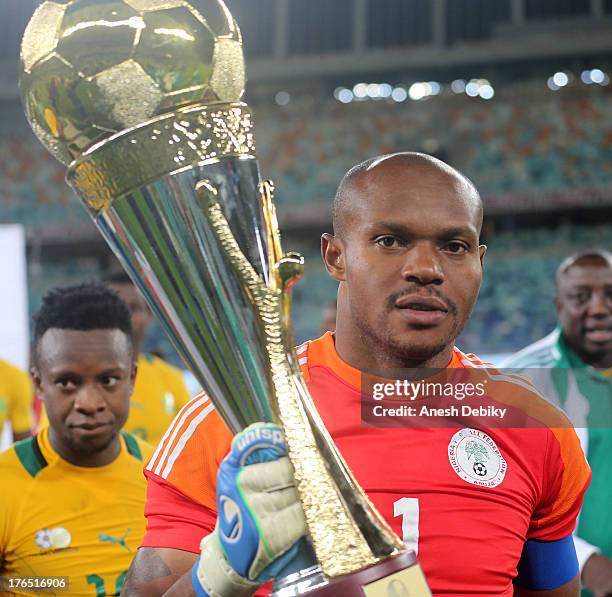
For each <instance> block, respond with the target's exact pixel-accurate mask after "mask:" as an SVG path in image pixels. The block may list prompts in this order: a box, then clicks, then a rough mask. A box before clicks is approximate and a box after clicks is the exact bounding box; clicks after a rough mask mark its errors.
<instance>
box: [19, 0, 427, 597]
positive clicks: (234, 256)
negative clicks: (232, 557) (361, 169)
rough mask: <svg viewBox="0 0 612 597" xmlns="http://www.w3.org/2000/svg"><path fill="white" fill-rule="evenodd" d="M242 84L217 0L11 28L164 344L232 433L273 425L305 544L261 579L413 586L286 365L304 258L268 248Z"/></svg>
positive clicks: (386, 588) (417, 576) (53, 128)
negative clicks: (285, 569) (293, 292)
mask: <svg viewBox="0 0 612 597" xmlns="http://www.w3.org/2000/svg"><path fill="white" fill-rule="evenodd" d="M244 87H245V74H244V58H243V52H242V38H241V34H240V30H239V28H238V26H237V24H236V22H235V20H234V19H233V17H232V15H231V14H230V13H229V11H228V10H227V8H226V6H225V5H224V4H223V2H222V1H221V0H189V1H188V0H56V1H46V2H44V3H43V4H41V5H40V6H39V8H38V9H37V10H36V12H35V13H34V15H33V16H32V19H31V20H30V22H29V24H28V26H27V28H26V31H25V33H24V37H23V41H22V47H21V77H20V89H21V94H22V99H23V103H24V106H25V111H26V115H27V117H28V120H29V122H30V124H31V126H32V128H33V130H34V132H35V134H36V135H37V136H38V138H39V139H40V140H41V142H42V143H43V144H44V145H45V146H46V147H47V149H48V150H49V151H50V152H51V153H52V154H53V155H54V156H55V157H56V158H58V159H59V160H60V161H61V162H63V163H64V164H65V165H66V166H67V167H68V173H67V180H68V182H69V184H70V185H71V186H72V187H73V188H74V190H75V191H76V192H77V194H78V195H79V197H80V198H81V200H82V202H83V204H84V205H85V207H86V209H87V210H88V212H89V214H90V215H91V217H92V219H93V220H94V222H95V224H96V225H97V227H98V228H99V230H100V231H101V233H102V235H103V236H104V238H105V239H106V241H107V242H108V244H109V245H110V247H111V248H112V250H113V251H114V253H115V254H116V256H117V257H118V259H119V260H120V262H121V263H122V265H123V267H124V268H125V269H126V270H127V272H128V273H129V275H130V276H131V277H132V279H133V280H134V282H135V284H136V285H137V286H138V287H139V289H140V290H141V292H142V293H143V294H144V296H145V297H146V299H147V301H148V303H149V305H150V306H151V308H152V310H153V311H154V313H155V314H156V315H157V317H158V319H159V320H160V321H161V323H162V325H163V327H164V329H165V331H166V333H167V334H168V335H169V337H170V338H171V340H172V342H173V344H174V346H175V347H176V350H177V351H178V352H179V354H180V355H181V356H182V358H183V359H184V361H185V363H186V364H187V365H188V367H189V368H190V369H191V371H192V372H193V373H194V375H195V376H196V378H197V379H198V381H199V382H200V383H201V385H202V387H203V388H204V389H205V390H206V392H207V393H208V395H209V396H210V398H211V400H212V402H213V403H214V405H215V407H216V408H217V410H218V411H219V413H220V414H221V415H222V416H223V418H224V420H225V422H226V423H227V425H228V426H229V427H230V429H232V430H233V431H234V432H235V433H236V432H238V431H240V430H241V429H243V428H244V427H246V426H247V425H249V424H251V423H254V422H257V421H275V422H277V423H279V424H280V425H281V426H282V428H283V430H284V433H285V436H286V441H287V447H288V452H289V458H290V460H291V463H292V465H293V468H294V473H295V482H296V486H297V490H298V493H299V496H300V501H301V503H302V506H303V509H304V515H305V518H306V522H307V527H308V530H309V542H310V545H311V546H312V547H311V548H309V549H305V551H304V553H303V554H302V559H301V560H300V561H302V562H305V564H304V566H303V569H302V570H300V571H299V572H295V573H292V574H290V575H289V576H286V577H285V578H279V579H277V580H276V582H275V587H274V594H275V595H279V596H280V595H283V596H289V595H300V594H303V593H309V594H310V593H312V594H313V595H315V594H316V595H325V596H327V595H342V596H353V595H354V596H357V595H359V596H361V595H366V596H372V597H375V596H376V595H391V594H394V593H393V591H396V590H398V589H397V587H400V588H401V587H404V588H405V589H406V590H407V591H409V594H410V595H411V596H413V597H414V596H420V595H430V592H429V589H428V588H427V584H426V582H425V579H424V577H423V574H422V572H421V570H420V568H419V566H418V564H417V562H416V558H415V556H414V554H413V552H409V551H407V550H406V548H405V546H404V544H403V543H402V542H401V540H400V539H399V538H398V537H397V536H396V535H395V534H394V532H393V531H392V530H391V528H390V527H389V525H388V524H387V523H386V522H385V521H384V520H383V519H382V517H381V516H380V515H379V513H378V512H377V511H376V510H375V508H374V507H373V505H372V504H371V502H370V500H369V499H368V497H367V496H366V494H365V493H364V491H363V490H362V489H361V488H360V487H359V485H358V484H357V482H356V481H355V479H354V477H353V475H352V474H351V471H350V470H349V468H348V467H347V465H346V463H345V462H344V460H343V458H342V456H341V455H340V453H339V451H338V449H337V448H336V446H335V445H334V443H333V441H332V439H331V437H330V436H329V434H328V432H327V430H326V429H325V426H324V425H323V423H322V421H321V419H320V417H319V414H318V413H317V410H316V408H315V407H314V404H313V401H312V399H311V397H310V395H309V393H308V389H307V387H306V385H305V382H304V380H303V378H302V376H301V372H300V367H299V364H298V359H297V356H296V354H295V352H294V351H293V349H292V339H291V333H290V320H289V294H288V292H287V291H288V289H289V287H290V286H291V285H292V284H293V283H294V282H295V281H296V280H297V279H298V278H299V277H300V275H301V273H302V270H303V260H302V258H301V257H300V256H299V255H297V254H292V253H287V254H285V253H283V250H282V248H281V243H280V236H279V232H278V226H277V221H276V215H275V211H274V204H273V196H272V195H273V187H272V184H271V183H269V182H261V180H260V175H259V168H258V164H257V160H256V158H255V138H254V134H253V123H252V118H251V112H250V110H249V108H248V106H247V105H246V104H244V103H241V102H240V99H241V97H242V94H243V92H244ZM312 548H314V554H315V555H316V559H314V558H313V559H312V560H311V561H309V560H308V554H309V553H312ZM402 590H403V589H402Z"/></svg>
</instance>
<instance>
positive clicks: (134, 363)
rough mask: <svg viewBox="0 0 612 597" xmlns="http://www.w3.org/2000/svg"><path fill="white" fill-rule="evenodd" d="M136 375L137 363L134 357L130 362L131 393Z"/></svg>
mask: <svg viewBox="0 0 612 597" xmlns="http://www.w3.org/2000/svg"><path fill="white" fill-rule="evenodd" d="M137 373H138V361H137V360H136V357H134V361H133V362H132V372H131V373H130V385H131V386H132V392H133V391H134V384H135V383H136V374H137Z"/></svg>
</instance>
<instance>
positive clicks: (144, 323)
mask: <svg viewBox="0 0 612 597" xmlns="http://www.w3.org/2000/svg"><path fill="white" fill-rule="evenodd" d="M110 286H111V288H112V289H113V290H114V291H115V292H116V293H117V294H118V295H119V296H120V297H121V298H122V299H123V300H124V301H125V302H126V303H127V305H128V306H129V308H130V309H131V311H132V334H133V336H134V344H135V346H136V349H137V350H142V345H143V342H144V338H145V334H146V333H147V329H148V327H149V324H150V323H151V311H150V310H149V307H148V305H147V302H146V301H145V300H144V297H143V296H142V294H140V292H139V291H138V289H137V288H136V287H135V286H134V285H133V284H129V283H126V284H117V283H114V284H111V285H110Z"/></svg>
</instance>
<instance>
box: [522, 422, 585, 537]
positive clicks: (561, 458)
mask: <svg viewBox="0 0 612 597" xmlns="http://www.w3.org/2000/svg"><path fill="white" fill-rule="evenodd" d="M590 481H591V469H590V468H589V465H588V464H587V462H586V459H585V457H584V453H583V451H582V448H581V447H580V441H579V440H578V436H577V435H576V432H575V431H574V428H573V427H564V428H554V429H550V430H549V436H548V444H547V447H546V459H545V463H544V478H543V485H542V488H543V490H542V496H541V499H540V503H539V504H538V506H537V508H536V510H535V512H534V515H533V517H532V520H531V524H530V527H529V531H528V539H539V540H541V541H556V540H557V539H563V538H564V537H567V536H568V535H570V534H571V533H572V532H573V531H574V529H575V527H576V519H577V517H578V513H579V512H580V507H581V506H582V500H583V497H584V492H585V491H586V489H587V487H588V486H589V483H590Z"/></svg>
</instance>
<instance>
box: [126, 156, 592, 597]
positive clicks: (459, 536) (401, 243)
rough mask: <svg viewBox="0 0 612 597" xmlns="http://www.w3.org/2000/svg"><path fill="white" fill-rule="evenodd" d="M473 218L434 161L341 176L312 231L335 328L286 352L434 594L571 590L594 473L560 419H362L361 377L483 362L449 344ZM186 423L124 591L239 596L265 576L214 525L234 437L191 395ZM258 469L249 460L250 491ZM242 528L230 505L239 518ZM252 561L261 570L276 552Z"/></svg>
mask: <svg viewBox="0 0 612 597" xmlns="http://www.w3.org/2000/svg"><path fill="white" fill-rule="evenodd" d="M481 224H482V202H481V200H480V196H479V194H478V192H477V190H476V188H475V187H474V185H473V184H472V183H471V182H470V181H469V180H468V179H467V178H466V177H465V176H463V175H462V174H461V173H459V172H457V171H456V170H454V169H453V168H451V167H450V166H448V165H447V164H445V163H443V162H441V161H439V160H437V159H435V158H432V157H430V156H427V155H423V154H419V153H401V154H394V155H387V156H380V157H377V158H374V159H371V160H368V161H366V162H364V163H362V164H359V165H358V166H356V167H355V168H353V169H352V170H350V171H349V172H348V173H347V175H346V176H345V177H344V179H343V180H342V182H341V184H340V186H339V189H338V192H337V195H336V198H335V202H334V234H333V235H332V234H324V235H323V237H322V255H323V260H324V262H325V266H326V268H327V270H328V272H329V274H330V275H331V276H332V277H333V278H334V279H335V280H337V281H338V282H339V283H340V289H339V294H338V312H337V327H336V332H335V334H331V333H329V332H328V333H326V334H325V335H323V336H322V337H321V338H319V339H318V340H314V341H312V342H307V343H305V344H303V345H302V346H300V347H298V349H297V353H298V355H299V357H300V364H301V366H302V372H303V374H304V377H305V379H306V381H307V383H308V386H309V390H310V393H311V395H312V397H313V400H314V403H315V405H316V407H317V409H318V411H319V413H320V415H321V417H322V419H323V421H324V422H325V425H326V427H327V429H328V431H329V432H330V434H331V436H332V437H333V438H334V440H335V442H336V444H337V446H338V448H339V450H340V452H341V453H342V455H343V456H344V458H345V459H346V461H347V463H348V465H349V466H350V468H351V469H352V471H353V472H354V474H355V476H356V478H357V480H358V481H359V483H360V484H361V486H362V487H363V488H364V489H365V491H366V492H367V493H368V496H369V497H370V499H371V500H372V501H373V503H374V504H375V506H376V507H377V509H378V510H379V512H380V513H381V515H382V516H383V517H384V518H385V519H386V520H387V522H388V523H389V524H390V525H391V526H392V527H393V529H394V530H395V532H396V533H397V534H398V535H399V536H402V537H403V539H404V542H405V543H406V545H407V546H408V547H409V548H410V549H413V550H415V551H418V555H419V560H420V562H421V565H422V568H423V570H424V572H425V575H426V577H427V581H428V583H429V584H430V586H431V589H432V592H433V593H434V594H437V595H463V596H466V595H472V596H476V595H484V594H490V595H498V596H510V595H531V594H532V593H531V591H534V590H537V591H538V595H543V596H547V597H548V596H553V595H554V596H556V597H569V596H570V595H572V596H575V595H577V594H578V580H577V577H576V575H577V571H578V569H577V562H576V555H575V551H574V545H573V541H572V538H571V533H572V530H573V528H574V525H575V518H576V515H577V512H578V510H579V508H580V503H581V500H582V494H583V492H584V490H585V487H586V486H587V484H588V480H589V476H590V471H589V469H588V466H587V465H586V463H585V460H584V456H583V454H582V451H581V449H580V445H579V442H578V439H577V437H576V434H575V432H574V431H573V429H570V428H568V427H567V424H566V419H564V418H563V417H562V415H561V414H560V413H559V412H557V411H556V410H555V411H554V414H553V423H554V425H553V427H565V429H551V428H550V426H547V425H546V424H545V423H542V424H539V425H537V426H536V427H535V428H531V429H508V428H505V429H504V428H485V426H482V428H479V429H475V428H468V427H466V426H459V427H453V426H448V425H447V426H440V427H435V426H434V425H426V426H423V425H421V426H420V427H418V426H417V427H415V428H411V427H410V425H409V424H406V426H405V427H397V426H396V427H393V428H389V427H384V426H382V427H381V426H365V425H363V423H362V418H361V417H362V411H361V374H362V371H363V370H372V369H375V370H376V369H377V370H383V373H384V371H386V370H388V369H396V368H412V367H437V368H441V369H443V370H444V369H446V368H453V369H465V370H468V369H471V370H472V371H475V369H474V368H476V367H480V366H482V363H481V362H480V361H479V360H478V359H477V358H476V357H474V356H473V355H467V354H465V353H463V352H461V351H460V350H458V349H457V348H456V347H455V345H454V342H455V338H456V337H457V336H458V334H459V333H460V332H461V330H462V328H463V326H464V325H465V323H466V321H467V320H468V318H469V316H470V313H471V311H472V308H473V306H474V302H475V301H476V297H477V295H478V291H479V288H480V284H481V279H482V268H483V259H484V255H485V251H486V247H485V246H484V245H482V244H480V242H479V234H480V228H481ZM466 374H467V375H469V374H470V372H469V371H466ZM503 384H505V385H506V386H508V385H509V384H510V390H511V391H510V392H509V394H510V395H512V396H513V399H516V400H517V403H519V402H521V401H522V402H523V403H533V402H534V401H535V402H537V401H540V402H542V403H543V402H544V401H543V400H542V399H541V398H540V397H539V396H537V395H535V394H534V393H533V392H532V391H531V390H529V388H528V387H527V386H525V384H517V383H515V382H514V381H513V380H510V381H506V380H502V381H500V380H494V379H493V377H491V388H493V389H492V391H495V390H494V388H498V387H500V386H501V385H503ZM548 408H549V409H550V407H548ZM190 412H191V414H190V415H189V417H187V416H185V417H182V418H179V419H178V420H177V421H176V423H175V424H174V425H173V431H172V433H171V434H167V436H166V437H165V438H164V439H163V440H162V442H161V443H160V446H159V448H158V451H157V453H156V455H155V456H154V457H153V459H152V460H151V461H150V463H149V464H148V466H147V467H146V471H145V474H146V476H147V479H148V484H149V490H148V503H147V509H146V515H147V516H148V531H147V536H146V538H145V540H144V542H143V544H142V546H141V548H140V549H139V551H138V553H137V555H136V557H135V560H134V562H133V564H132V567H131V570H130V573H129V577H128V580H127V583H126V587H125V589H124V594H125V595H127V596H131V595H148V596H150V595H161V594H165V595H167V596H170V595H198V596H200V595H204V596H206V595H215V596H220V597H237V596H239V595H240V596H242V595H250V594H251V593H252V592H253V591H254V590H255V589H256V588H257V586H258V584H259V583H261V582H262V581H263V580H265V578H267V577H266V575H265V574H260V571H261V568H257V567H256V566H255V564H256V561H255V560H254V561H253V562H251V560H250V556H249V555H248V554H250V553H251V552H253V553H257V554H260V553H261V550H257V549H255V550H253V549H252V547H253V546H252V545H251V543H249V541H250V540H251V539H252V533H250V534H249V537H250V538H247V537H246V535H247V533H246V532H245V533H239V534H240V536H241V540H240V541H239V542H238V547H239V548H240V550H239V554H238V555H239V556H240V557H238V558H237V560H236V558H235V556H236V552H235V547H234V545H233V544H230V543H228V541H229V539H228V538H227V537H226V536H225V535H224V531H223V529H227V528H234V527H235V526H236V525H235V522H236V521H235V519H232V520H233V523H232V520H229V519H227V518H226V517H227V516H228V515H229V514H228V509H227V508H221V509H220V512H219V517H217V510H218V508H217V502H218V501H219V503H224V504H226V503H228V502H227V495H226V494H224V493H223V492H224V491H230V493H231V487H230V488H229V490H228V478H229V472H231V462H235V458H234V460H233V461H232V460H231V459H228V458H225V456H226V454H227V453H228V450H229V449H230V442H231V439H232V438H231V434H230V432H229V430H228V429H227V428H226V427H225V425H224V423H223V421H222V420H221V418H220V417H219V415H218V413H217V412H216V411H215V410H214V409H212V408H211V406H210V402H209V401H208V400H207V399H206V397H205V396H200V397H199V398H197V399H195V400H194V402H193V403H192V406H191V408H190ZM238 444H240V442H238ZM177 445H178V446H179V448H175V447H174V446H177ZM235 446H236V444H234V448H232V454H234V451H235V449H236V448H235ZM170 453H172V455H171V456H169V454H170ZM473 454H477V456H474V457H473V458H472V455H473ZM269 464H274V463H259V464H258V465H257V466H258V467H260V469H259V470H260V471H261V473H260V474H261V485H262V486H263V487H266V479H267V476H268V473H267V471H268V468H267V467H268V465H269ZM245 469H247V470H248V469H249V466H248V465H247V466H242V468H241V469H240V474H242V472H244V470H245ZM217 470H219V471H220V476H219V480H220V481H219V485H216V475H217ZM269 470H270V477H272V469H269ZM249 472H250V471H249ZM236 483H238V482H236ZM269 491H270V492H272V491H274V489H273V488H269ZM216 494H217V495H216ZM234 495H235V496H236V495H237V494H236V493H234ZM264 495H265V494H256V495H255V496H254V497H253V496H251V497H253V500H252V502H253V503H261V502H262V501H265V497H264ZM243 498H244V495H243V497H242V498H240V499H243ZM235 499H239V498H237V497H235V498H234V501H233V502H232V503H234V504H236V501H235ZM244 499H246V498H244ZM294 499H295V498H294ZM232 512H235V509H234V510H232ZM241 512H242V510H241ZM252 517H253V514H252V512H250V511H248V510H244V512H242V514H241V518H240V520H246V519H247V518H249V519H250V518H252ZM244 524H245V528H246V523H244ZM215 525H217V526H215ZM276 526H277V527H283V528H273V529H268V530H267V531H261V530H260V525H259V524H257V521H255V523H254V524H253V525H252V526H250V527H249V528H257V529H258V530H259V533H260V536H259V541H260V544H261V545H267V546H270V545H276V544H277V543H278V537H277V536H276V534H277V533H281V532H282V533H288V532H292V529H287V528H285V525H276ZM240 528H241V527H240ZM220 529H221V530H220ZM266 533H268V534H266ZM203 536H205V539H204V540H203V541H202V550H203V551H202V555H201V558H200V559H199V560H198V556H199V555H200V540H201V538H202V537H203ZM298 536H299V531H298V532H296V534H295V537H294V539H297V538H298ZM233 543H234V544H235V540H234V541H233ZM219 545H222V546H223V550H221V548H220V547H219ZM289 545H291V543H289ZM286 548H287V545H286V544H285V550H286ZM264 551H266V556H267V558H268V559H267V560H266V561H268V562H269V561H270V559H271V560H272V562H273V564H276V563H278V562H280V561H281V560H282V558H285V557H286V553H287V552H286V551H283V550H282V549H280V548H279V549H278V550H272V551H270V550H264ZM274 558H278V559H274ZM238 560H241V561H242V564H240V566H239V565H238V563H239V562H238ZM245 560H247V562H246V567H245ZM237 562H238V563H237ZM254 568H255V571H253V570H254ZM190 569H192V570H190ZM517 569H518V572H517ZM268 577H269V576H268ZM166 591H167V592H166ZM257 594H258V595H259V594H266V593H265V591H264V592H258V593H257Z"/></svg>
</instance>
